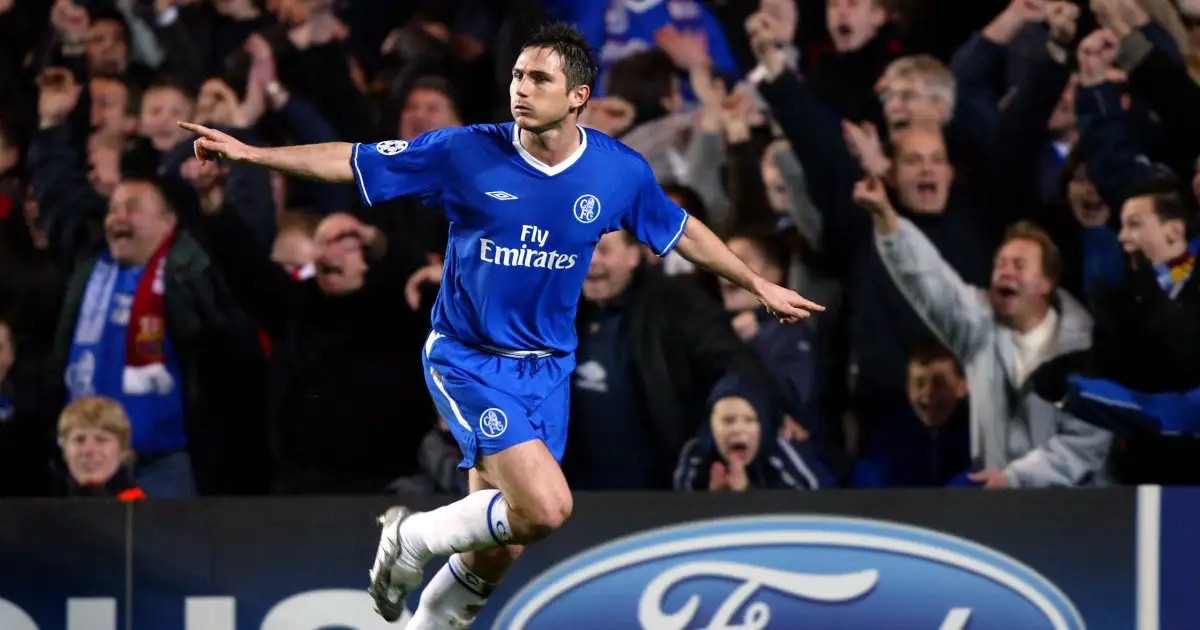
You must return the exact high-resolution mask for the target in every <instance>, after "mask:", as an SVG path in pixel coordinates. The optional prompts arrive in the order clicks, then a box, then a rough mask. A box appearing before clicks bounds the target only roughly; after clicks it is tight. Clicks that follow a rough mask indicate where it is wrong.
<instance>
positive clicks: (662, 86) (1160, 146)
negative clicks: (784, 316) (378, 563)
mask: <svg viewBox="0 0 1200 630" xmlns="http://www.w3.org/2000/svg"><path fill="white" fill-rule="evenodd" d="M546 20H562V21H566V22H570V23H574V24H576V25H577V26H578V27H579V28H580V30H581V31H582V32H583V33H584V34H585V35H586V36H587V38H588V41H589V43H590V44H591V45H592V46H594V47H595V49H596V50H597V54H598V58H599V60H600V66H601V70H602V73H601V82H600V85H597V86H596V88H595V90H594V92H593V98H592V100H591V102H590V103H589V105H588V107H587V109H586V112H585V121H586V125H585V126H586V127H588V128H589V131H587V132H586V133H592V131H591V130H597V131H601V132H603V133H606V134H609V135H611V136H613V137H616V138H618V139H620V140H621V141H623V142H624V143H626V144H628V145H629V146H630V147H632V148H634V149H636V150H637V151H639V152H640V153H641V154H642V155H643V156H644V157H645V159H646V160H647V161H648V163H649V164H650V165H651V167H652V168H653V170H654V172H655V174H656V175H657V176H658V178H659V181H660V183H661V184H662V185H663V187H664V188H665V190H666V191H667V192H668V193H669V194H670V196H671V197H672V198H673V199H674V200H675V201H676V202H677V203H679V204H680V205H681V206H682V207H684V208H685V209H686V210H688V211H689V212H690V213H692V214H693V215H694V216H696V217H699V218H701V219H702V220H704V221H705V222H706V223H708V224H709V225H711V226H713V227H714V229H715V230H717V231H718V233H719V234H721V235H722V237H723V238H724V239H725V240H726V242H727V244H728V245H729V247H730V248H731V249H732V250H733V251H734V252H735V253H737V254H738V255H739V256H740V257H741V258H743V259H744V260H745V261H746V262H747V263H748V264H749V265H750V266H751V267H752V268H753V269H754V270H755V271H757V272H759V273H760V274H762V275H763V276H764V277H766V278H767V279H769V280H772V281H777V282H784V283H786V284H788V285H789V286H791V287H792V288H794V289H796V290H797V291H799V292H800V293H802V294H803V295H805V296H807V297H809V298H812V299H814V300H815V301H817V302H818V303H821V304H824V305H826V306H827V307H829V308H828V310H827V311H826V312H824V313H822V314H819V315H818V316H816V317H815V318H813V319H811V320H809V321H807V322H804V323H802V324H796V325H783V324H780V323H779V322H777V321H775V320H774V319H773V318H771V317H770V316H768V315H767V314H766V313H765V312H764V311H762V310H761V309H760V308H757V307H758V304H757V302H756V301H755V299H754V298H753V297H752V296H751V295H750V294H749V293H747V292H745V291H743V290H741V289H739V288H737V287H735V286H732V285H729V284H727V283H724V282H723V281H721V282H718V281H717V279H716V278H715V277H713V276H712V275H710V274H708V273H707V272H705V271H703V270H699V269H695V268H693V267H691V266H690V264H689V263H687V262H686V261H684V260H683V259H682V258H679V257H678V255H675V254H672V255H668V256H667V257H665V258H663V259H659V258H657V257H656V256H654V255H653V254H652V253H650V252H649V251H647V250H646V248H645V247H643V246H642V245H640V244H639V243H637V242H636V241H635V240H634V239H633V238H632V237H630V236H629V235H628V234H625V233H619V232H618V233H612V234H609V235H607V236H605V237H604V238H603V239H601V241H600V242H599V244H598V245H597V246H596V251H595V255H594V257H593V259H592V261H591V266H590V269H589V273H588V279H587V281H586V282H585V285H584V288H583V293H582V296H581V297H580V302H579V306H578V316H577V320H576V321H577V330H578V334H579V347H578V351H577V368H576V370H575V372H574V374H573V375H571V377H570V378H571V383H570V385H571V397H572V413H571V432H570V441H569V444H568V451H567V455H566V457H565V459H564V468H565V470H566V472H567V478H568V480H569V481H570V483H571V485H572V487H573V488H574V489H577V490H669V489H676V490H679V491H705V490H708V491H735V492H736V491H745V490H747V489H751V488H791V489H796V490H816V489H825V488H833V487H858V488H863V487H873V488H878V487H915V486H924V487H936V486H962V487H975V488H988V489H991V488H1003V487H1014V488H1027V487H1028V488H1032V487H1047V486H1094V485H1107V484H1118V483H1119V484H1138V483H1161V484H1191V483H1196V482H1197V481H1200V446H1198V443H1197V442H1196V438H1194V437H1192V435H1191V434H1192V432H1193V429H1194V428H1195V427H1196V426H1200V393H1196V392H1200V280H1198V279H1195V278H1193V277H1192V275H1193V269H1194V266H1195V262H1196V257H1197V255H1200V239H1198V238H1197V237H1200V233H1198V232H1197V227H1198V223H1197V220H1196V219H1197V217H1196V214H1197V207H1198V204H1197V197H1198V196H1200V176H1197V168H1196V166H1197V156H1198V154H1200V84H1198V81H1200V0H1090V2H1082V1H1080V2H1072V1H1066V0H1011V2H1003V1H1000V0H972V1H970V2H964V1H961V0H898V1H893V0H761V1H760V0H710V1H703V2H702V1H700V0H437V1H432V0H431V1H424V2H421V1H416V0H414V1H411V2H365V1H362V2H360V1H355V0H338V1H334V0H266V2H265V3H264V2H263V1H262V0H86V1H85V0H0V51H2V54H0V496H79V495H84V496H97V495H99V496H114V497H119V498H122V499H139V498H146V497H148V498H150V499H154V498H178V497H190V496H196V495H228V494H317V493H320V494H343V493H360V494H381V493H433V492H436V493H464V492H466V478H465V474H464V472H463V471H461V470H457V469H456V464H457V463H458V461H459V457H460V456H459V454H458V453H457V452H456V449H457V446H456V444H455V442H454V440H453V439H452V438H451V437H450V436H449V433H448V431H447V430H446V428H445V427H446V425H445V423H446V422H447V421H448V420H450V421H454V419H446V418H440V417H438V415H437V412H436V411H435V410H434V407H433V405H432V402H431V401H430V400H429V394H428V392H427V391H426V388H425V383H424V378H423V375H422V373H421V370H422V368H421V362H420V358H419V353H420V352H421V348H422V343H423V341H424V339H425V337H426V334H427V332H428V327H429V309H430V306H431V304H432V303H433V301H434V299H436V297H437V292H438V290H439V284H440V281H441V277H442V269H441V259H442V256H443V254H444V248H445V234H446V229H447V225H446V222H445V219H444V217H443V216H442V214H441V212H440V210H439V208H437V207H425V206H423V204H422V200H421V199H404V198H401V199H393V200H389V201H386V202H383V203H376V204H375V205H374V206H373V207H370V208H367V207H365V204H364V203H363V201H362V200H361V199H360V196H359V194H358V191H357V190H356V189H355V186H352V185H348V186H336V185H329V184H317V183H314V182H310V181H303V180H298V179H290V178H285V177H283V176H280V175H277V174H272V173H268V172H267V171H266V170H263V169H260V168H257V167H253V166H247V165H243V164H223V163H214V162H208V163H205V164H200V163H199V162H197V160H196V159H195V157H194V156H193V152H192V140H193V137H192V136H191V135H190V134H189V133H188V132H187V131H185V130H183V129H181V128H180V127H179V126H177V125H176V122H177V121H186V120H191V121H196V122H199V123H202V124H205V125H209V126H213V127H217V128H220V129H222V130H224V131H225V132H227V133H229V134H231V135H233V136H235V137H237V138H238V139H240V140H243V141H245V142H247V143H251V144H262V145H265V144H270V145H289V144H309V143H320V142H329V141H347V142H368V143H373V142H380V141H384V142H388V141H394V140H401V141H410V140H413V139H414V138H416V137H417V136H419V135H420V134H422V133H425V132H428V131H432V130H436V129H439V128H443V127H448V126H456V125H463V124H470V123H473V122H485V121H487V122H491V121H502V120H508V119H510V114H509V110H508V93H507V85H508V83H509V78H510V69H511V64H512V62H513V60H514V59H515V58H516V56H517V53H518V52H519V49H520V46H521V42H522V41H523V38H524V37H525V36H526V35H527V34H528V33H529V32H530V31H531V30H532V29H533V28H534V27H535V26H536V25H538V24H540V23H543V22H544V21H546ZM398 146H401V147H402V146H403V145H398ZM489 194H490V193H489ZM496 194H502V193H499V192H498V193H496ZM498 198H502V197H498ZM562 203H564V204H566V205H564V211H568V209H569V208H568V206H569V204H570V203H571V200H569V199H565V200H562ZM447 291H451V292H452V291H453V288H447ZM468 420H474V419H468Z"/></svg>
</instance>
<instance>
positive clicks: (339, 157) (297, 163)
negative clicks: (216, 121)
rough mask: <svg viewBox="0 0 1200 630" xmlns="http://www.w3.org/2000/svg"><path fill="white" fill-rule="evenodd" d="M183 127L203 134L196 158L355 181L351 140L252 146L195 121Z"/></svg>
mask: <svg viewBox="0 0 1200 630" xmlns="http://www.w3.org/2000/svg"><path fill="white" fill-rule="evenodd" d="M179 126H180V127H183V128H184V129H187V130H188V131H191V132H193V133H195V134H197V135H199V136H200V137H199V138H197V139H196V142H195V150H196V159H197V160H200V163H201V164H203V163H205V162H208V161H209V160H215V159H217V158H221V159H225V160H228V161H230V162H246V163H249V164H257V165H259V166H265V167H267V168H269V169H271V170H275V171H280V172H281V173H286V174H288V175H293V176H295V177H303V178H305V179H312V180H316V181H321V182H330V183H335V184H336V183H345V182H352V181H354V171H353V170H351V168H350V154H351V152H352V151H353V150H354V145H352V144H350V143H349V142H326V143H323V144H305V145H299V146H292V147H252V146H249V145H247V144H245V143H243V142H242V141H240V140H238V139H237V138H234V137H233V136H231V135H229V134H227V133H223V132H220V131H217V130H216V129H210V128H208V127H205V126H203V125H197V124H195V123H189V122H181V123H179Z"/></svg>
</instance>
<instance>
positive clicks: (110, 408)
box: [58, 397, 146, 501]
mask: <svg viewBox="0 0 1200 630" xmlns="http://www.w3.org/2000/svg"><path fill="white" fill-rule="evenodd" d="M131 433H132V428H131V426H130V422H129V417H128V416H126V415H125V410H124V409H122V408H121V404H120V403H118V402H117V401H115V400H112V399H110V398H103V397H90V398H79V399H77V400H75V401H74V402H72V403H71V404H69V405H67V407H66V408H65V409H63V412H62V415H61V416H59V419H58V439H59V443H60V444H61V445H62V457H63V462H65V464H66V473H67V474H66V479H65V480H64V481H65V485H66V495H67V496H70V497H114V498H116V499H118V500H120V501H140V500H142V499H145V498H146V493H145V492H143V491H142V489H141V488H139V487H138V485H137V483H136V482H135V481H134V479H133V477H134V475H133V471H132V469H131V468H132V467H131V465H130V464H131V462H132V461H133V459H134V452H133V448H132V446H131V439H130V435H131Z"/></svg>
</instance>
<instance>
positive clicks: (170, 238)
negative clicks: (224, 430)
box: [65, 180, 195, 497]
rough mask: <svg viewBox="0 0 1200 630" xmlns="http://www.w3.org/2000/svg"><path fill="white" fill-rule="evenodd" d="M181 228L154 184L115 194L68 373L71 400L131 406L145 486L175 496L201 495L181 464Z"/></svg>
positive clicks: (124, 187)
mask: <svg viewBox="0 0 1200 630" xmlns="http://www.w3.org/2000/svg"><path fill="white" fill-rule="evenodd" d="M176 225H177V219H176V216H175V214H174V212H173V211H172V210H171V208H170V207H169V205H168V204H167V203H166V201H165V200H164V199H163V197H162V195H161V193H160V191H159V189H158V188H157V187H156V186H155V185H154V184H153V183H151V182H149V181H138V180H126V181H124V182H122V183H121V184H120V185H119V186H118V187H117V189H116V190H115V191H114V193H113V196H112V199H111V202H110V205H109V211H108V214H107V216H106V217H105V221H104V231H105V237H106V240H107V244H108V248H107V250H105V251H103V252H102V253H101V254H100V256H99V258H98V259H97V260H96V262H95V264H94V266H93V267H92V269H91V272H90V274H89V275H88V279H87V283H86V288H85V289H84V292H83V301H82V304H81V306H80V308H79V314H78V319H77V320H76V324H75V329H74V334H73V337H72V341H71V345H70V350H69V355H68V363H67V369H66V375H65V378H66V385H67V394H68V400H69V401H75V400H79V399H82V398H87V397H92V396H105V397H108V398H110V399H112V400H114V401H116V402H118V403H119V404H120V405H121V406H122V407H123V408H124V410H125V412H126V413H127V414H128V417H129V419H130V426H131V444H132V448H133V450H134V451H135V452H137V453H138V455H139V468H138V471H137V474H138V477H139V479H138V480H139V481H140V482H141V483H142V484H143V485H145V486H146V487H147V488H148V489H151V490H152V493H153V494H155V495H157V496H168V497H184V496H190V495H192V494H193V493H194V490H195V489H194V481H193V479H192V472H191V465H190V462H188V461H184V458H186V451H187V447H188V441H187V434H186V431H185V425H184V392H183V387H182V383H183V378H182V373H181V370H180V365H179V360H178V358H177V356H176V355H175V352H174V348H173V347H172V345H171V342H170V340H169V339H168V337H167V323H166V319H165V316H164V293H165V290H166V286H167V282H166V278H165V276H166V266H167V253H168V251H169V250H170V249H171V246H172V245H173V244H174V242H175V238H176ZM156 468H157V469H160V470H156Z"/></svg>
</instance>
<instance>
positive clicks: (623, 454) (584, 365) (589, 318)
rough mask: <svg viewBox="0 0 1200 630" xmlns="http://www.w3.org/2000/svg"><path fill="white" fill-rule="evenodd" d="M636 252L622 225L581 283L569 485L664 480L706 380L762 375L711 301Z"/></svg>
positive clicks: (694, 424) (699, 407)
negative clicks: (732, 374)
mask: <svg viewBox="0 0 1200 630" xmlns="http://www.w3.org/2000/svg"><path fill="white" fill-rule="evenodd" d="M641 260H642V257H641V247H640V245H639V244H638V242H637V241H636V240H635V239H634V238H633V237H632V236H630V235H629V234H628V233H626V232H613V233H610V234H606V235H605V236H604V237H602V238H601V239H600V243H599V244H598V245H597V246H596V251H595V253H593V255H592V261H591V266H590V267H589V268H588V277H587V280H585V281H584V284H583V301H582V302H581V303H580V305H579V311H578V314H577V316H576V319H575V327H576V329H577V330H578V333H579V348H578V349H577V350H576V368H575V373H574V375H573V376H572V378H571V404H572V410H571V435H570V438H569V440H568V442H567V454H566V456H565V457H564V460H563V461H564V464H563V465H564V469H565V470H566V471H567V475H568V479H570V480H571V486H572V487H573V488H579V489H594V490H615V489H640V490H650V489H666V488H670V487H671V469H672V466H673V464H674V462H675V460H676V455H677V454H678V453H679V450H680V449H681V448H682V447H683V444H684V442H686V441H687V440H688V438H689V436H691V435H694V434H695V433H696V429H697V428H698V426H699V419H700V418H702V417H703V416H704V408H703V405H704V400H705V399H706V398H707V397H708V394H709V392H710V391H711V390H712V388H713V385H715V384H716V382H717V381H718V380H719V379H720V378H721V377H722V376H724V375H725V373H726V372H727V371H730V370H732V371H736V372H742V373H746V374H750V375H751V378H763V379H767V378H769V377H768V376H766V374H765V370H763V369H762V367H761V364H759V362H758V361H757V360H755V358H754V357H753V355H752V352H751V351H750V350H749V349H748V348H745V347H744V345H743V344H742V343H741V341H740V340H739V339H738V338H737V336H736V335H735V334H734V333H733V331H732V330H731V329H730V327H729V324H728V319H727V316H726V315H725V314H724V313H723V312H722V311H721V309H720V308H719V307H718V306H717V305H716V304H714V303H712V302H710V301H708V300H707V299H706V298H704V297H703V295H702V294H701V293H700V292H699V291H698V290H697V289H696V288H695V287H694V286H693V285H692V284H691V283H688V282H681V281H679V280H678V279H672V278H666V277H664V276H662V275H661V274H660V273H659V271H658V270H657V268H654V267H649V266H647V265H643V264H641ZM613 444H618V445H621V448H612V446H611V445H613ZM600 445H606V446H604V447H603V448H600V447H599V446H600Z"/></svg>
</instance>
